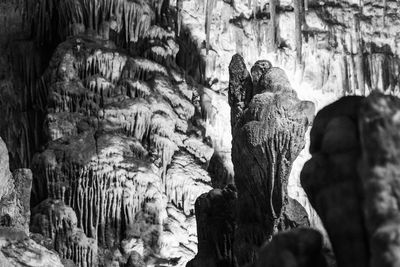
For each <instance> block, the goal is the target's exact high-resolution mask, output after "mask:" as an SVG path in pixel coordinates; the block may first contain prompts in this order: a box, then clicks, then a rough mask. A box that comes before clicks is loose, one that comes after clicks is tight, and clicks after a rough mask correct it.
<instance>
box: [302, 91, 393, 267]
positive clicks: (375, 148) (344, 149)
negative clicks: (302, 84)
mask: <svg viewBox="0 0 400 267" xmlns="http://www.w3.org/2000/svg"><path fill="white" fill-rule="evenodd" d="M399 105H400V99H398V98H397V97H394V96H384V95H382V94H380V93H376V92H375V93H373V94H371V95H370V96H369V97H367V98H361V97H346V98H342V99H340V100H339V101H337V102H335V103H334V104H332V105H330V106H328V107H326V108H324V109H323V110H321V111H320V112H319V113H318V115H317V117H316V119H315V121H314V126H313V129H312V131H311V145H310V152H311V154H312V158H311V159H310V160H309V161H308V162H307V163H306V165H305V166H304V169H303V171H302V174H301V180H302V185H303V186H304V189H305V191H306V192H307V195H308V196H309V198H310V202H311V203H312V205H313V206H314V207H315V209H316V210H317V212H318V214H319V215H320V216H321V219H322V221H323V223H324V225H325V227H326V229H327V231H328V234H329V237H330V239H331V241H332V246H333V250H334V253H335V255H336V258H337V263H338V266H339V267H341V266H397V265H398V263H399V255H400V249H399V246H398V242H399V240H398V234H397V228H398V227H399V220H398V205H397V204H396V203H398V196H397V193H396V192H397V190H398V181H397V180H398V175H397V169H398V166H397V165H398V149H397V143H398V138H399V137H398V127H399V126H398V125H399V118H398V109H399ZM343 221H346V223H345V224H343Z"/></svg>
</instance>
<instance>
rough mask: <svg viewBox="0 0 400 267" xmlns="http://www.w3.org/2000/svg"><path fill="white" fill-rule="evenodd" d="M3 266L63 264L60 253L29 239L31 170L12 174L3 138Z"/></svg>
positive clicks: (0, 248) (58, 266)
mask: <svg viewBox="0 0 400 267" xmlns="http://www.w3.org/2000/svg"><path fill="white" fill-rule="evenodd" d="M0 162H1V173H0V180H1V181H2V182H1V184H0V187H1V192H3V195H2V196H1V197H0V265H1V266H37V267H50V266H54V267H62V266H63V264H62V263H61V261H60V258H59V256H58V255H57V254H56V253H55V252H53V251H50V250H48V249H46V248H45V247H43V246H41V245H39V244H37V243H36V242H35V241H33V240H32V239H30V238H29V220H30V205H29V201H30V194H31V184H32V173H31V171H30V170H29V169H17V170H15V171H14V173H13V175H11V173H10V170H9V165H8V151H7V148H6V146H5V144H4V142H3V140H2V139H1V138H0Z"/></svg>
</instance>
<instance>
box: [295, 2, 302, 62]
mask: <svg viewBox="0 0 400 267" xmlns="http://www.w3.org/2000/svg"><path fill="white" fill-rule="evenodd" d="M301 3H302V1H301V0H295V1H294V15H295V35H296V55H297V61H298V63H299V64H301V60H302V29H301V27H302V12H301V11H302V4H301Z"/></svg>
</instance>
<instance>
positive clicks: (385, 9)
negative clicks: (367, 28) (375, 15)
mask: <svg viewBox="0 0 400 267" xmlns="http://www.w3.org/2000/svg"><path fill="white" fill-rule="evenodd" d="M386 11H387V0H383V14H382V25H383V27H385V26H386V21H385V20H386Z"/></svg>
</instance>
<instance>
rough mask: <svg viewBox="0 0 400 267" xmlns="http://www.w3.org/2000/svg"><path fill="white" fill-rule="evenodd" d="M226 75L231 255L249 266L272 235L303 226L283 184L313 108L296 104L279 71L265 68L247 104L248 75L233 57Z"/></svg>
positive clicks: (293, 93)
mask: <svg viewBox="0 0 400 267" xmlns="http://www.w3.org/2000/svg"><path fill="white" fill-rule="evenodd" d="M258 64H260V63H258ZM255 68H257V66H256V67H254V68H253V70H254V69H255ZM230 75H231V81H232V82H230V87H229V98H230V99H231V100H230V103H231V106H232V134H233V141H232V161H233V165H234V170H235V185H236V187H237V191H238V200H237V205H238V214H237V220H238V230H237V231H236V234H235V249H236V251H235V255H236V258H237V262H238V264H239V265H243V264H245V263H248V262H253V261H254V260H255V258H256V251H257V249H258V247H260V246H261V245H262V244H263V243H264V242H265V241H267V240H270V239H271V237H272V235H273V234H274V233H276V232H277V231H279V230H285V229H290V228H292V227H296V226H298V224H303V223H304V224H305V225H307V224H308V220H307V219H304V218H302V217H303V216H306V213H305V211H304V209H303V208H302V207H301V205H300V204H298V202H297V201H295V200H289V196H288V192H287V184H288V178H289V174H290V169H291V166H292V163H293V161H294V160H295V158H296V157H297V156H298V154H299V153H300V151H301V150H302V149H303V146H304V143H305V142H304V134H305V131H306V129H307V126H308V125H309V123H310V122H309V120H308V118H307V113H308V112H309V109H312V108H313V107H312V105H309V104H305V103H304V102H302V101H300V100H298V98H297V96H296V93H295V92H294V90H293V89H292V88H291V85H290V82H289V81H288V79H287V77H286V74H285V72H284V71H283V70H282V69H279V68H275V67H273V68H270V69H268V68H266V69H265V73H263V74H262V75H260V76H261V78H260V79H259V81H258V84H259V88H260V89H259V90H258V91H257V92H256V93H255V94H254V96H253V97H252V99H251V101H249V100H248V99H247V98H246V97H245V96H246V95H248V94H249V92H251V94H252V92H253V91H252V83H249V82H248V79H250V81H251V76H250V74H249V73H248V71H247V69H246V67H245V64H244V62H243V59H242V58H241V57H240V56H239V55H235V56H234V57H233V58H232V61H231V64H230ZM257 78H258V77H256V78H255V79H254V80H255V81H256V80H257ZM246 101H249V103H248V104H246ZM238 106H242V107H244V109H243V110H239V109H238V108H237V107H238ZM294 206H296V208H292V207H294ZM293 211H298V212H300V213H303V216H301V215H300V216H299V215H294V214H293ZM294 218H295V220H293V219H294ZM296 219H297V220H296Z"/></svg>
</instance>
